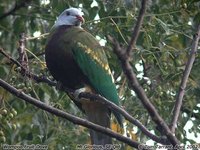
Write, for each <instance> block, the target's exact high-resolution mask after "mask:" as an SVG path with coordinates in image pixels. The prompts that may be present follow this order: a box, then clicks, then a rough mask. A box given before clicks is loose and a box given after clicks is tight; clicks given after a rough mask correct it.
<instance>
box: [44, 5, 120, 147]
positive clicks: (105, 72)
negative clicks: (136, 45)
mask: <svg viewBox="0 0 200 150" xmlns="http://www.w3.org/2000/svg"><path fill="white" fill-rule="evenodd" d="M83 23H84V18H83V12H82V11H81V10H80V9H79V8H73V7H71V8H68V9H65V10H64V11H63V12H62V13H61V14H60V15H59V16H58V18H57V20H56V22H55V24H54V25H53V27H52V28H51V31H50V34H49V37H48V40H47V43H46V46H45V60H46V65H47V68H48V70H49V72H50V73H51V75H52V76H53V78H54V79H55V80H56V81H58V82H59V83H61V85H62V86H63V87H66V88H67V89H70V90H72V91H75V93H76V94H77V93H78V94H80V93H81V92H89V93H93V94H99V95H101V96H103V97H105V98H106V99H107V100H109V101H111V102H113V103H115V104H116V105H118V106H120V103H119V96H118V93H117V89H116V85H115V83H114V80H113V76H112V73H111V70H110V67H109V64H108V60H107V56H106V53H105V51H104V49H103V48H102V46H101V45H100V44H99V42H98V41H97V39H96V38H95V37H94V36H93V35H92V34H90V33H89V32H87V31H86V30H84V29H83V28H82V26H81V25H82V24H83ZM75 97H76V96H75ZM75 99H77V97H76V98H75ZM75 104H77V106H78V107H79V108H80V109H81V110H82V111H83V112H84V113H85V114H86V116H87V119H88V120H89V121H91V122H93V123H96V124H98V125H101V126H103V127H105V128H110V117H111V112H112V113H113V114H114V116H115V117H116V119H117V122H118V123H119V124H120V126H123V124H122V123H123V121H122V116H121V114H119V113H118V112H116V111H111V110H110V109H109V108H108V107H106V106H105V104H102V103H100V102H98V101H88V100H81V101H80V100H75ZM90 137H91V143H92V144H97V145H106V144H111V143H112V139H111V137H109V136H107V135H105V134H103V133H100V132H97V131H94V130H90Z"/></svg>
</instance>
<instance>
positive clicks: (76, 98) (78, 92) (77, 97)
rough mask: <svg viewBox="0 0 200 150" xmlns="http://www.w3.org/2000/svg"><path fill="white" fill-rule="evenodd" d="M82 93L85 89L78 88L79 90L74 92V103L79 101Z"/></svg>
mask: <svg viewBox="0 0 200 150" xmlns="http://www.w3.org/2000/svg"><path fill="white" fill-rule="evenodd" d="M83 92H86V88H80V89H77V90H75V92H74V97H75V100H76V101H80V98H79V95H80V94H81V93H83Z"/></svg>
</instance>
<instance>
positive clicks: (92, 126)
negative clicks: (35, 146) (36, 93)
mask: <svg viewBox="0 0 200 150" xmlns="http://www.w3.org/2000/svg"><path fill="white" fill-rule="evenodd" d="M0 86H1V87H3V88H4V89H5V90H7V91H8V92H10V93H11V94H13V95H15V96H17V97H18V98H20V99H22V100H24V101H26V102H28V103H31V104H33V105H34V106H36V107H38V108H40V109H42V110H45V111H47V112H49V113H51V114H54V115H56V116H59V117H62V118H65V119H67V120H69V121H71V122H73V123H75V124H79V125H82V126H84V127H87V128H90V129H93V130H95V131H99V132H101V133H104V134H107V135H109V136H111V137H113V138H116V139H117V140H119V141H122V142H124V143H127V144H128V145H130V146H132V147H135V148H138V146H139V145H140V143H139V142H136V141H133V140H131V139H130V138H128V137H124V136H122V135H121V134H119V133H116V132H114V131H112V130H111V129H108V128H105V127H102V126H100V125H97V124H94V123H92V122H90V121H88V120H85V119H82V118H79V117H77V116H74V115H72V114H69V113H67V112H64V111H62V110H59V109H57V108H54V107H52V106H49V105H47V104H45V103H43V102H42V101H40V100H38V99H35V98H33V97H31V96H29V95H26V94H25V93H23V92H21V91H20V90H17V89H16V88H14V87H13V86H11V85H10V84H8V83H7V82H5V81H3V80H2V79H0Z"/></svg>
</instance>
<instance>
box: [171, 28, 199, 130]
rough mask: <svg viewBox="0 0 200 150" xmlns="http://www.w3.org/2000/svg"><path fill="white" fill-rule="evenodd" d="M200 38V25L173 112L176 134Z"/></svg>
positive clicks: (172, 123) (173, 126)
mask: <svg viewBox="0 0 200 150" xmlns="http://www.w3.org/2000/svg"><path fill="white" fill-rule="evenodd" d="M199 38H200V25H199V26H198V28H197V31H196V34H195V35H194V38H193V41H192V46H191V51H190V55H189V58H188V61H187V64H186V67H185V70H184V72H183V77H182V80H181V84H180V88H179V92H178V94H177V97H176V102H175V107H174V110H173V117H172V122H171V131H172V133H175V130H176V127H177V122H178V117H179V114H180V110H181V106H182V101H183V96H184V93H185V88H186V84H187V81H188V78H189V75H190V72H191V70H192V66H193V63H194V60H195V55H196V53H197V48H198V43H199Z"/></svg>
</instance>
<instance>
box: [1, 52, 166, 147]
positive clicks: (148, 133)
mask: <svg viewBox="0 0 200 150" xmlns="http://www.w3.org/2000/svg"><path fill="white" fill-rule="evenodd" d="M0 53H2V54H3V55H4V56H5V57H6V58H8V59H9V60H10V61H11V62H13V63H14V64H16V65H17V66H18V67H21V68H22V69H24V70H25V68H24V67H23V66H22V65H21V64H20V63H19V62H18V61H16V60H15V59H14V58H12V57H11V56H9V55H8V54H7V53H6V52H5V51H4V50H3V49H2V48H0ZM24 72H25V73H26V75H27V76H28V77H31V79H34V80H35V81H36V82H45V83H48V84H50V85H51V86H55V85H56V83H54V82H52V81H51V80H48V79H47V78H45V77H38V76H36V75H35V74H33V73H31V72H28V71H24ZM64 90H65V89H64ZM65 92H67V93H68V94H69V92H70V91H69V90H68V89H67V90H65ZM80 96H81V97H83V98H88V99H94V100H98V101H99V102H101V103H105V104H107V105H108V106H109V107H110V108H111V109H114V110H116V111H118V112H119V113H121V114H122V115H123V116H124V117H125V118H126V119H127V120H128V121H130V122H131V123H133V124H134V125H136V126H137V127H138V128H139V129H140V130H141V131H142V132H143V133H144V134H145V135H147V136H148V137H149V138H151V139H152V140H154V141H155V142H158V143H162V144H166V141H165V140H163V139H161V138H159V137H157V136H156V135H153V134H152V133H151V132H150V131H149V130H148V129H147V128H146V127H145V126H143V125H142V124H141V123H140V122H139V121H138V120H136V119H135V118H133V117H132V116H131V115H129V114H128V113H127V112H126V111H125V110H123V109H122V108H120V107H119V106H117V105H115V104H114V103H112V102H110V101H108V100H106V99H105V98H103V97H101V96H99V95H94V94H90V93H82V94H81V95H80Z"/></svg>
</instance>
